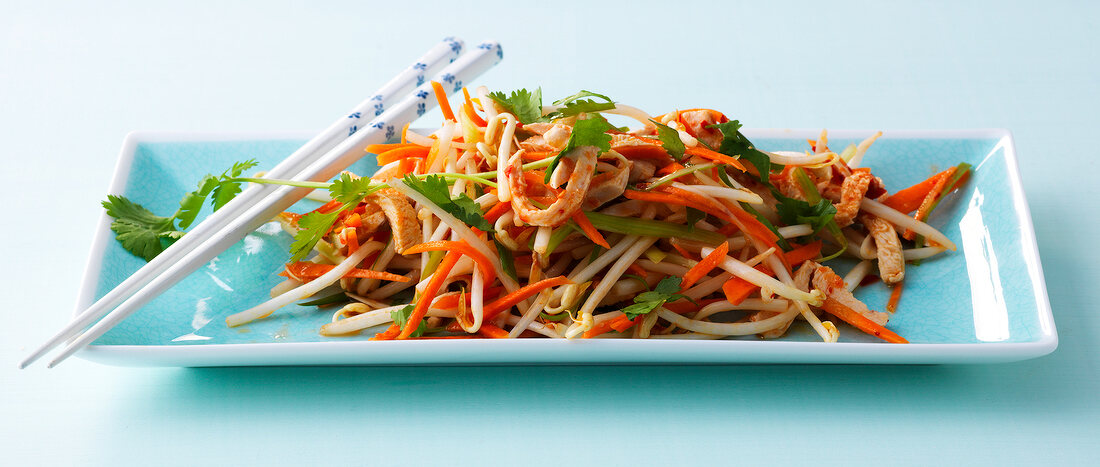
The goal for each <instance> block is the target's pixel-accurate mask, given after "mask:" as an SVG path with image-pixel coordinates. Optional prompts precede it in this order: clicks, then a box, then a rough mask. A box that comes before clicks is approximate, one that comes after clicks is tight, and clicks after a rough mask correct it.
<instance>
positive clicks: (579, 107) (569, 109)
mask: <svg viewBox="0 0 1100 467" xmlns="http://www.w3.org/2000/svg"><path fill="white" fill-rule="evenodd" d="M614 108H615V103H614V102H596V101H593V100H583V99H582V100H579V101H576V102H570V103H568V104H565V106H563V107H561V108H560V109H558V110H555V111H553V112H550V113H548V114H546V116H545V117H543V119H544V120H547V121H549V120H556V119H559V118H565V117H572V116H574V115H580V114H582V113H591V112H602V111H604V110H611V109H614Z"/></svg>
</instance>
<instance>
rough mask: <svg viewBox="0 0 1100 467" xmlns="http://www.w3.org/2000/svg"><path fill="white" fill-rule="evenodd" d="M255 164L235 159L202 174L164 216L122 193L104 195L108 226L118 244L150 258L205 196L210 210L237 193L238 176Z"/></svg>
mask: <svg viewBox="0 0 1100 467" xmlns="http://www.w3.org/2000/svg"><path fill="white" fill-rule="evenodd" d="M256 165H258V162H256V161H255V160H247V161H244V162H237V163H234V164H233V166H232V167H230V168H229V169H227V170H226V171H225V172H222V173H221V175H213V174H207V175H205V176H203V178H202V179H201V180H200V181H199V186H198V189H196V190H195V191H192V192H190V193H187V194H186V195H184V196H183V199H181V200H180V207H179V209H177V210H176V212H175V213H173V214H172V215H171V216H168V217H164V216H158V215H156V214H153V212H152V211H150V210H148V209H146V208H145V207H143V206H142V205H140V204H138V203H135V202H133V201H131V200H130V199H128V198H126V197H124V196H117V195H108V196H107V200H106V201H103V202H102V203H101V204H102V205H103V208H104V209H106V210H107V215H108V216H111V218H113V219H114V221H112V222H111V230H112V231H114V232H115V239H117V240H118V241H119V243H121V244H122V247H123V248H125V249H126V251H129V252H130V253H133V254H134V255H136V256H140V257H142V258H144V259H145V260H146V261H152V260H153V258H155V257H156V256H157V255H159V254H160V253H161V252H162V251H164V249H165V248H166V247H167V245H168V244H170V243H171V242H173V241H175V240H177V239H179V238H180V237H182V236H183V234H184V232H183V231H184V230H185V229H187V228H188V227H190V226H191V224H192V223H193V222H195V219H196V218H198V215H199V212H200V211H201V210H202V206H203V204H205V202H206V200H207V199H208V198H209V199H210V204H211V206H212V207H213V209H214V211H217V210H219V209H221V208H222V206H225V205H226V203H228V202H229V201H230V200H232V199H233V197H235V196H237V194H239V193H240V192H241V183H242V181H241V180H239V177H240V176H241V174H242V173H244V171H245V170H248V169H251V168H253V167H255V166H256Z"/></svg>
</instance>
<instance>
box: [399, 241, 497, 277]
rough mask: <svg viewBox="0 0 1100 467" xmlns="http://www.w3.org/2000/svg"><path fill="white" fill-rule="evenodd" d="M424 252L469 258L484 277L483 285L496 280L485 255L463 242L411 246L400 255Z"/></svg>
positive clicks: (494, 272)
mask: <svg viewBox="0 0 1100 467" xmlns="http://www.w3.org/2000/svg"><path fill="white" fill-rule="evenodd" d="M425 251H453V252H458V253H461V254H463V255H466V256H469V257H470V259H472V260H474V263H476V264H477V267H478V269H481V275H483V276H485V283H486V284H492V283H493V281H495V280H496V278H497V273H496V268H494V267H493V262H492V261H490V260H489V258H488V257H487V256H485V254H483V253H482V252H481V251H479V250H478V249H477V248H474V247H472V246H470V244H469V243H466V241H465V240H459V241H449V240H439V241H434V242H424V243H421V244H418V245H413V246H411V247H409V248H406V249H405V251H402V252H401V254H402V255H412V254H417V253H423V252H425Z"/></svg>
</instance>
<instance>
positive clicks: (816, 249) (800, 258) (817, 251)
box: [777, 240, 822, 267]
mask: <svg viewBox="0 0 1100 467" xmlns="http://www.w3.org/2000/svg"><path fill="white" fill-rule="evenodd" d="M821 245H822V243H821V240H818V241H816V242H812V243H807V244H805V245H802V246H800V247H798V248H795V249H793V250H791V251H788V252H786V253H783V256H785V257H786V258H787V264H790V265H791V266H792V267H793V266H797V265H799V264H802V263H804V262H806V260H810V259H814V258H817V257H818V256H821ZM777 252H778V250H777Z"/></svg>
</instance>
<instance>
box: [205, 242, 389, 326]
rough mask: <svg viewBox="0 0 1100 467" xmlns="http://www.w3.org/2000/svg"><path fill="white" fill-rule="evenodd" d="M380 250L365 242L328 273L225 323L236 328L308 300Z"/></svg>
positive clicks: (373, 244) (231, 316)
mask: <svg viewBox="0 0 1100 467" xmlns="http://www.w3.org/2000/svg"><path fill="white" fill-rule="evenodd" d="M381 249H382V244H381V243H379V242H367V243H364V244H362V245H360V246H359V249H358V250H356V251H355V253H352V255H351V256H349V257H348V258H347V259H345V260H344V261H343V262H341V263H340V264H337V265H336V266H335V267H333V268H332V269H330V270H329V271H328V272H326V273H324V274H322V275H321V277H318V278H316V279H314V280H312V281H309V282H306V283H305V284H302V285H301V286H299V287H297V288H295V289H293V290H290V291H288V292H286V293H284V294H282V295H279V296H278V297H275V298H273V299H271V300H268V301H266V302H264V303H261V304H259V305H256V306H254V307H252V308H249V309H247V310H245V311H242V312H240V313H234V314H232V315H229V316H228V317H227V318H225V323H226V324H227V325H229V327H236V326H240V325H242V324H245V323H248V322H250V321H253V320H257V319H261V318H266V317H267V316H268V315H270V314H271V313H273V312H274V311H275V310H278V309H279V308H282V307H284V306H287V305H289V304H291V303H294V302H296V301H298V300H302V299H305V298H309V297H310V296H312V295H313V294H315V293H317V292H320V291H321V290H322V289H324V288H325V287H328V286H330V285H332V284H334V283H336V281H338V280H340V278H341V277H344V274H347V273H348V271H351V270H352V269H353V268H355V267H356V266H358V265H359V263H361V262H362V261H363V260H364V259H366V257H367V255H370V254H371V253H374V252H376V251H378V250H381Z"/></svg>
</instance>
